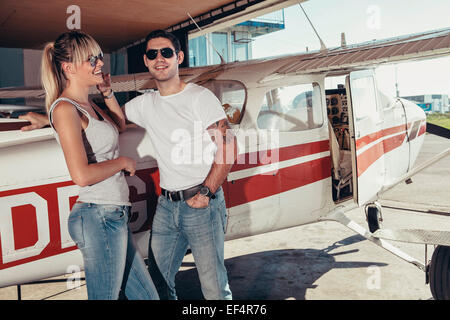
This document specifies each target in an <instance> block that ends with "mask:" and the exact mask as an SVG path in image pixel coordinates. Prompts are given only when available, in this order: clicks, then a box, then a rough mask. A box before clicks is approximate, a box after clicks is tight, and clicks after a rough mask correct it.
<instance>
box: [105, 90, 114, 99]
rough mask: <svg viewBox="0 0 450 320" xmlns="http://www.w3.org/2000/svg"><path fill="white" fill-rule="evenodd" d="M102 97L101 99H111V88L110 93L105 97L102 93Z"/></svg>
mask: <svg viewBox="0 0 450 320" xmlns="http://www.w3.org/2000/svg"><path fill="white" fill-rule="evenodd" d="M102 96H103V99H111V98H112V97H113V96H114V91H113V89H112V88H111V93H110V94H108V95H107V96H104V95H103V93H102Z"/></svg>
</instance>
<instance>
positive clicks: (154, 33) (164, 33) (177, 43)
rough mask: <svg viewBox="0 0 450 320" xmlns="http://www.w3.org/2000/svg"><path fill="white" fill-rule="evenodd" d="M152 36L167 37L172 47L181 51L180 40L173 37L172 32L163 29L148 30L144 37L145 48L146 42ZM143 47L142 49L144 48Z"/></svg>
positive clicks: (152, 37)
mask: <svg viewBox="0 0 450 320" xmlns="http://www.w3.org/2000/svg"><path fill="white" fill-rule="evenodd" d="M154 38H166V39H169V40H170V42H172V45H173V47H174V48H175V51H177V52H179V51H181V44H180V40H178V38H177V37H175V36H174V35H173V34H172V33H170V32H167V31H164V30H155V31H152V32H150V33H149V34H148V35H147V37H145V48H146V47H147V43H148V42H149V40H151V39H154ZM145 48H144V50H146V49H145Z"/></svg>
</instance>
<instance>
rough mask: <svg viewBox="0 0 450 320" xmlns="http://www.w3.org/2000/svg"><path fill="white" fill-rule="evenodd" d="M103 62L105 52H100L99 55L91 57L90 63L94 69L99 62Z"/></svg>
mask: <svg viewBox="0 0 450 320" xmlns="http://www.w3.org/2000/svg"><path fill="white" fill-rule="evenodd" d="M98 60H101V61H103V52H100V53H99V54H98V55H96V56H91V57H89V59H88V61H89V63H90V64H91V67H92V68H95V66H96V65H97V61H98Z"/></svg>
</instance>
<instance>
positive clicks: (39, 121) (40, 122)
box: [19, 112, 50, 131]
mask: <svg viewBox="0 0 450 320" xmlns="http://www.w3.org/2000/svg"><path fill="white" fill-rule="evenodd" d="M19 119H22V120H28V121H30V122H31V124H30V125H28V126H24V127H22V128H21V130H22V131H31V130H34V129H40V128H43V127H45V126H48V125H49V124H50V122H49V120H48V118H47V116H46V115H43V114H40V113H36V112H28V113H27V114H24V115H21V116H19Z"/></svg>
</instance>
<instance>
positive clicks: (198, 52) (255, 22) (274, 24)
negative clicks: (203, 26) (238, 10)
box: [189, 10, 285, 67]
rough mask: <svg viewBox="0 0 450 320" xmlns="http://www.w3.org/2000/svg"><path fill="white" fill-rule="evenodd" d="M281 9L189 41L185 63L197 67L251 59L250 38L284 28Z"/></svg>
mask: <svg viewBox="0 0 450 320" xmlns="http://www.w3.org/2000/svg"><path fill="white" fill-rule="evenodd" d="M284 27H285V24H284V10H279V11H275V12H272V13H269V14H266V15H263V16H260V17H258V18H255V19H251V20H248V21H245V22H242V23H239V24H237V25H234V26H231V27H229V28H225V29H222V30H220V31H217V32H212V33H208V34H207V35H202V36H199V37H196V38H193V39H190V40H189V66H191V67H198V66H205V65H212V64H219V63H220V57H219V56H218V54H217V53H216V51H215V50H217V51H218V52H219V53H220V55H221V56H222V57H223V59H224V60H225V62H234V61H244V60H249V59H252V45H251V44H252V41H253V39H254V38H256V37H259V36H262V35H265V34H268V33H271V32H275V31H279V30H282V29H284Z"/></svg>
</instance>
